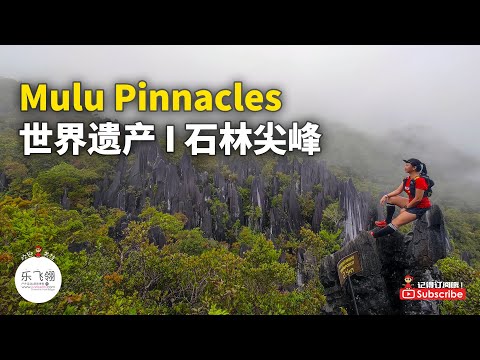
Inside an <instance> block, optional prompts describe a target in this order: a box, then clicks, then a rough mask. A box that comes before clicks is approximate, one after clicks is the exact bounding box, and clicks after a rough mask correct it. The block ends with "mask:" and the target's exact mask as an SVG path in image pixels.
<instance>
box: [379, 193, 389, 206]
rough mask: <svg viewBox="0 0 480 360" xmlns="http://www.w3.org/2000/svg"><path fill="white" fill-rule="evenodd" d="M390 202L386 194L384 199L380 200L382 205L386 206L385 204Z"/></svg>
mask: <svg viewBox="0 0 480 360" xmlns="http://www.w3.org/2000/svg"><path fill="white" fill-rule="evenodd" d="M387 200H388V196H387V195H386V194H385V195H383V196H382V198H381V199H380V204H382V205H383V204H385V202H386V201H387Z"/></svg>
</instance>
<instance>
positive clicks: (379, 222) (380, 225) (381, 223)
mask: <svg viewBox="0 0 480 360" xmlns="http://www.w3.org/2000/svg"><path fill="white" fill-rule="evenodd" d="M387 225H388V224H387V222H386V221H385V220H382V221H375V226H378V227H380V228H384V227H385V226H387Z"/></svg>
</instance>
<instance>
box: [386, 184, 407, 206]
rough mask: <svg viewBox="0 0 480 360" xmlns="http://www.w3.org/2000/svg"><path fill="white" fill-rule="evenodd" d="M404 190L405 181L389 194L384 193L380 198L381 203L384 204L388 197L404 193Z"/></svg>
mask: <svg viewBox="0 0 480 360" xmlns="http://www.w3.org/2000/svg"><path fill="white" fill-rule="evenodd" d="M402 191H403V181H402V183H401V184H400V186H399V187H398V188H396V189H395V190H393V191H392V192H389V193H388V194H385V195H383V196H382V198H381V199H380V203H381V204H382V205H383V204H384V203H385V201H388V198H390V197H392V196H396V195H399V194H401V193H402Z"/></svg>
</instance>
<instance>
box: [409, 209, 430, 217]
mask: <svg viewBox="0 0 480 360" xmlns="http://www.w3.org/2000/svg"><path fill="white" fill-rule="evenodd" d="M430 209H431V207H428V208H417V207H413V208H410V209H406V210H407V212H409V213H410V214H415V215H417V219H420V218H421V217H422V216H423V214H425V213H426V212H427V211H428V210H430Z"/></svg>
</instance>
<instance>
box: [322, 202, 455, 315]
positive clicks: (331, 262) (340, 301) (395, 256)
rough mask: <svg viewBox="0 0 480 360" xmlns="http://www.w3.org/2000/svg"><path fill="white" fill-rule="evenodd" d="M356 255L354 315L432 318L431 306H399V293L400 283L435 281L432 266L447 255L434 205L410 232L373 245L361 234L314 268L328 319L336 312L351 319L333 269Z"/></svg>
mask: <svg viewBox="0 0 480 360" xmlns="http://www.w3.org/2000/svg"><path fill="white" fill-rule="evenodd" d="M354 251H358V252H359V254H360V258H361V263H362V270H363V271H362V272H361V273H358V274H355V275H353V276H352V277H351V283H352V286H353V289H354V292H355V295H356V302H357V306H358V310H359V313H360V314H404V315H413V314H438V313H439V310H438V302H437V301H402V300H400V296H399V291H400V288H401V287H403V286H404V284H405V282H404V277H405V275H407V274H410V275H411V276H413V277H414V281H413V284H414V286H415V284H416V283H417V282H420V281H435V280H439V281H441V274H440V273H439V271H438V268H437V267H436V266H435V265H434V264H435V263H436V262H437V260H439V259H442V258H444V257H446V256H447V255H448V253H449V252H450V251H451V247H450V243H449V240H448V238H447V233H446V230H445V224H444V218H443V214H442V212H441V210H440V208H439V207H438V206H437V205H434V206H433V207H432V209H431V210H429V211H428V212H427V213H426V214H425V215H424V216H423V217H422V218H421V219H420V220H417V221H416V222H415V224H414V228H413V232H411V233H409V234H407V235H403V234H401V233H399V232H396V233H394V234H392V235H389V236H385V237H382V238H379V239H374V238H373V237H372V236H371V235H370V234H369V233H368V232H362V233H360V235H358V236H357V237H356V238H355V239H354V240H353V241H350V242H349V243H347V244H346V246H344V247H343V248H342V249H341V250H340V251H338V252H336V253H335V254H332V255H330V256H328V257H326V258H324V259H323V260H322V261H321V263H320V281H321V282H322V284H323V286H324V287H325V295H326V296H327V302H328V309H327V311H328V312H330V313H339V311H340V307H344V308H346V309H347V311H348V313H349V314H354V313H355V312H354V306H353V301H352V297H351V294H350V290H349V289H348V288H347V283H345V285H344V286H343V287H341V286H340V282H339V278H338V274H337V263H338V261H339V260H340V259H342V258H343V257H344V256H347V255H349V254H351V253H353V252H354Z"/></svg>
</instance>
